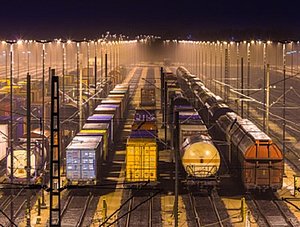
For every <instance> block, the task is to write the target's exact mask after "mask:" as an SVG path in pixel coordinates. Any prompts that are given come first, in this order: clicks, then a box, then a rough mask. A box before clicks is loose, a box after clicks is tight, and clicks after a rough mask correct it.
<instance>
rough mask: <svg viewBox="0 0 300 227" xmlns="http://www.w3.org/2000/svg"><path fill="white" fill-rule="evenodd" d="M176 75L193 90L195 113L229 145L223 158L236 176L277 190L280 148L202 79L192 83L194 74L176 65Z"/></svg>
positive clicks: (246, 184)
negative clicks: (230, 106) (206, 85)
mask: <svg viewBox="0 0 300 227" xmlns="http://www.w3.org/2000/svg"><path fill="white" fill-rule="evenodd" d="M176 74H177V77H178V80H179V81H180V83H179V84H180V86H181V87H184V88H185V89H186V90H188V91H189V93H191V92H194V94H195V96H194V98H195V103H197V105H198V108H199V113H200V115H201V116H202V117H203V119H204V121H205V123H206V124H207V125H208V126H209V127H210V128H211V129H212V131H213V132H214V135H215V137H216V138H218V139H219V140H222V141H224V142H225V143H227V144H229V147H228V149H225V150H224V148H223V150H224V157H226V161H227V163H228V166H230V167H231V170H232V171H234V172H237V174H238V175H239V176H240V178H241V181H242V184H243V185H244V187H245V189H249V190H252V189H257V190H269V189H270V190H274V191H275V190H278V189H280V188H281V187H282V182H283V165H284V160H283V154H282V151H281V150H280V149H279V148H278V146H277V145H276V144H274V143H273V141H272V139H271V138H270V137H269V136H267V135H266V134H265V133H264V132H262V131H261V130H260V129H259V128H258V127H257V126H255V125H254V123H253V122H251V121H249V120H248V119H243V118H241V117H240V116H238V115H237V114H235V113H234V112H233V110H231V109H230V108H229V107H228V106H227V105H226V103H225V102H224V100H223V99H221V98H220V97H218V96H216V95H215V94H214V93H212V92H211V91H210V90H209V89H207V88H206V87H205V86H204V85H203V83H202V82H199V81H198V82H197V83H196V84H198V86H195V83H193V80H194V76H192V75H191V74H190V73H189V72H188V70H186V69H185V68H183V67H179V68H178V69H177V72H176ZM189 77H190V79H188V78H189ZM193 85H194V87H192V86H193ZM223 147H224V146H223Z"/></svg>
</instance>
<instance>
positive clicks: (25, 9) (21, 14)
mask: <svg viewBox="0 0 300 227" xmlns="http://www.w3.org/2000/svg"><path fill="white" fill-rule="evenodd" d="M279 1H280V0H279ZM0 7H1V12H0V19H1V22H0V38H1V39H17V38H24V39H31V38H33V39H48V38H58V37H60V38H64V39H67V38H73V39H81V38H89V39H92V38H97V37H100V35H101V34H103V33H105V32H106V31H110V32H111V34H114V33H117V34H120V33H122V34H126V35H129V36H131V37H134V36H135V35H139V34H154V35H159V36H162V37H163V38H181V39H187V38H189V39H198V40H199V39H200V40H208V39H209V40H217V39H219V40H221V39H222V40H242V39H269V38H270V39H273V40H274V39H277V40H278V39H295V40H298V39H300V8H299V3H297V1H295V2H293V1H280V2H279V3H278V0H277V1H276V2H275V1H263V0H261V1H257V0H254V1H250V0H248V1H245V0H240V1H237V0H234V1H230V0H228V1H223V0H215V1H212V0H207V1H202V0H198V1H163V0H161V1H156V0H152V1H143V0H140V1H135V0H133V1H132V0H123V1H113V0H106V1H104V0H98V1H96V0H83V1H78V0H73V1H71V0H60V1H58V0H48V1H43V0H40V1H36V0H34V1H25V0H23V1H21V0H17V1H13V0H10V1H5V2H3V1H1V5H0Z"/></svg>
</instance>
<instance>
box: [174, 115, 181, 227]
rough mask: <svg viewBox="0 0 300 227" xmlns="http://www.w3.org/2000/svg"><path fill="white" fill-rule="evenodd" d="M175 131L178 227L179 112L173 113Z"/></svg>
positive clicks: (176, 215) (176, 217)
mask: <svg viewBox="0 0 300 227" xmlns="http://www.w3.org/2000/svg"><path fill="white" fill-rule="evenodd" d="M174 124H175V129H174V145H175V146H174V152H175V202H174V217H175V225H174V226H175V227H178V161H179V160H178V159H179V157H178V155H179V130H180V128H179V112H178V111H176V112H175V122H174Z"/></svg>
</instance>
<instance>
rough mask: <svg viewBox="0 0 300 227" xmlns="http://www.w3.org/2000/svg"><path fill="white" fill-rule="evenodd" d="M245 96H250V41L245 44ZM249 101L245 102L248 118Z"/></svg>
mask: <svg viewBox="0 0 300 227" xmlns="http://www.w3.org/2000/svg"><path fill="white" fill-rule="evenodd" d="M247 47H248V48H247V97H249V96H250V43H248V46H247ZM249 110H250V102H247V117H248V118H249Z"/></svg>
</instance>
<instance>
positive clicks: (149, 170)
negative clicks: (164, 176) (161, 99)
mask: <svg viewBox="0 0 300 227" xmlns="http://www.w3.org/2000/svg"><path fill="white" fill-rule="evenodd" d="M155 89H156V88H155V78H154V69H153V68H151V69H150V70H149V72H148V74H147V77H146V79H145V84H144V86H143V87H142V88H141V99H140V108H139V107H137V108H136V109H135V114H134V119H133V124H132V126H131V132H130V134H129V137H128V139H127V141H126V173H125V181H126V183H127V184H126V185H127V186H132V187H139V186H140V185H142V184H145V183H146V182H147V186H151V187H153V186H156V185H157V183H158V177H157V176H158V173H157V168H158V144H157V138H158V129H157V125H156V109H155V105H156V97H155Z"/></svg>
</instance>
